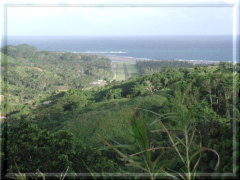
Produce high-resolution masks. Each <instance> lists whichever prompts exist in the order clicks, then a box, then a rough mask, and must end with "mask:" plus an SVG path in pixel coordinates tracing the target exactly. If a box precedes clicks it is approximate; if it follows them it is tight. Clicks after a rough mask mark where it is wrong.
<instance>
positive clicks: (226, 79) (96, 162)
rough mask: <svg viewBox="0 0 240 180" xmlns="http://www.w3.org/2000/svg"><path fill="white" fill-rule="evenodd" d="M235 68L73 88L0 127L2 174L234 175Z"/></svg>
mask: <svg viewBox="0 0 240 180" xmlns="http://www.w3.org/2000/svg"><path fill="white" fill-rule="evenodd" d="M50 54H51V53H50ZM53 54H54V55H56V54H55V53H53ZM8 55H9V56H10V55H11V56H12V57H13V58H16V59H17V56H20V55H16V56H14V55H12V54H8ZM56 56H57V55H56ZM31 57H32V55H31ZM86 57H87V56H86ZM24 58H28V57H24ZM96 58H97V57H96ZM95 60H96V61H97V59H95ZM23 61H28V62H29V60H26V59H24V60H23ZM49 61H50V58H49ZM56 61H57V60H56ZM89 61H90V62H89ZM89 61H88V62H89V63H91V60H89ZM99 62H100V61H99ZM80 63H82V62H81V61H80ZM86 63H87V62H86ZM39 64H41V63H39ZM83 64H84V62H83ZM9 66H11V65H9ZM16 66H17V65H16ZM59 66H60V65H59ZM34 67H35V66H34ZM43 67H44V65H43V64H42V66H40V65H39V68H43ZM68 67H69V66H68ZM71 67H72V66H71ZM239 68H240V66H239V64H238V65H237V66H233V65H232V64H230V63H220V64H219V65H215V66H211V67H210V66H204V67H201V66H197V67H191V68H163V69H161V71H160V72H158V73H154V74H148V75H141V76H139V77H137V78H131V79H130V80H128V81H124V82H117V81H113V82H111V83H109V84H107V85H106V86H104V87H99V88H97V89H89V90H87V89H83V88H79V87H78V86H75V87H74V86H73V87H72V88H70V89H69V90H68V91H66V92H56V91H53V92H51V93H48V94H45V96H42V97H40V98H35V99H32V103H31V104H25V105H22V106H21V110H20V111H19V110H18V111H12V112H11V113H10V114H9V116H8V118H7V123H6V122H3V123H2V128H3V131H2V133H3V135H4V136H2V137H1V141H2V142H3V144H4V145H5V146H4V147H5V149H3V150H4V151H3V152H2V153H1V156H2V160H3V161H4V163H6V165H7V166H6V168H5V170H6V171H7V172H13V173H16V172H22V173H29V172H43V173H46V172H55V173H64V172H67V173H89V176H92V177H95V176H97V175H96V174H95V175H94V174H93V173H100V174H101V175H102V176H106V175H107V174H105V173H111V172H118V173H147V176H148V177H149V178H151V179H155V178H156V174H154V173H164V176H158V178H161V177H162V178H163V179H165V178H166V176H167V177H168V178H170V177H171V178H182V177H183V178H184V179H194V176H195V175H194V173H212V172H215V173H230V172H233V168H235V167H234V166H233V163H232V159H233V158H236V159H238V157H239V156H238V154H237V157H236V151H237V149H234V148H233V147H234V146H233V145H234V144H233V143H235V142H234V141H233V137H235V136H236V134H234V133H233V127H235V126H236V125H238V124H239V107H240V103H239V99H238V97H237V96H236V92H239V81H238V75H239V74H238V73H233V70H234V69H235V70H236V71H237V72H239ZM46 69H47V67H46ZM17 72H18V71H17ZM49 72H54V70H51V71H50V70H49ZM55 73H56V74H57V71H56V72H55ZM8 75H9V76H10V75H11V74H8ZM73 76H74V75H73ZM11 78H14V77H10V79H11ZM50 79H53V78H50ZM233 80H234V81H233ZM15 81H16V82H18V81H19V80H18V79H15V80H13V82H15ZM67 82H68V81H67ZM233 82H237V83H236V84H233ZM8 83H9V84H10V82H8ZM68 83H70V80H69V82H68ZM50 84H51V83H50ZM17 87H18V86H16V89H17ZM19 87H20V88H21V87H24V85H23V84H20V85H19ZM39 91H40V90H39ZM41 92H43V94H44V93H45V92H44V90H41ZM233 114H236V117H237V118H236V119H235V118H234V117H233ZM236 138H238V136H237V137H236ZM237 146H238V144H237ZM234 171H235V172H236V171H239V169H238V167H237V168H236V169H234ZM175 172H178V173H177V174H176V173H175ZM80 176H81V174H80ZM81 178H83V177H82V176H81ZM103 178H104V177H103ZM125 178H127V179H128V178H129V179H131V178H133V177H127V176H126V177H125ZM135 178H138V177H137V176H136V177H135ZM139 178H140V177H139ZM197 178H198V179H201V177H200V176H199V177H197ZM208 178H211V177H208ZM212 178H214V177H212ZM223 178H224V177H223Z"/></svg>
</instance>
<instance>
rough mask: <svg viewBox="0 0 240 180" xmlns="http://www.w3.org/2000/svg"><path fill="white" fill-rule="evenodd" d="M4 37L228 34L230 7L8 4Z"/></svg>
mask: <svg viewBox="0 0 240 180" xmlns="http://www.w3.org/2000/svg"><path fill="white" fill-rule="evenodd" d="M6 25H7V35H8V36H12V35H15V36H133V35H232V31H233V10H232V7H170V6H169V7H76V6H75V7H70V6H69V5H68V4H64V5H63V4H61V5H59V4H57V5H55V7H39V6H37V7H34V6H30V7H25V6H18V7H8V8H7V23H6Z"/></svg>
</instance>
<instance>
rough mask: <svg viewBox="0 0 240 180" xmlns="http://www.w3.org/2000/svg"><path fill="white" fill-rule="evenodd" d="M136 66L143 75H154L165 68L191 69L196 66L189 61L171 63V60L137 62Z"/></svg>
mask: <svg viewBox="0 0 240 180" xmlns="http://www.w3.org/2000/svg"><path fill="white" fill-rule="evenodd" d="M136 66H137V68H138V71H139V72H140V73H141V74H153V73H157V72H159V71H161V70H162V69H165V68H169V67H171V68H184V67H188V68H191V67H193V66H194V65H193V64H192V63H189V62H187V61H174V60H172V61H170V60H159V61H137V62H136Z"/></svg>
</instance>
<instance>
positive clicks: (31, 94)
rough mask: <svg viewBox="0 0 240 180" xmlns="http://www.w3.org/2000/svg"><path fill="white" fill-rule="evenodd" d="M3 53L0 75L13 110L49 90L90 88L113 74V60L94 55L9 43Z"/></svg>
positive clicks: (49, 91) (50, 91)
mask: <svg viewBox="0 0 240 180" xmlns="http://www.w3.org/2000/svg"><path fill="white" fill-rule="evenodd" d="M1 52H2V66H1V70H2V73H3V76H1V77H5V80H6V81H5V83H7V84H6V85H7V88H8V89H7V92H6V93H7V94H6V95H7V96H8V100H9V103H11V104H12V105H13V106H12V108H13V109H14V108H17V107H16V106H17V105H18V104H23V103H31V101H32V100H33V99H35V98H37V97H40V96H44V95H46V94H48V93H52V92H55V91H66V90H68V89H70V88H84V87H89V86H90V83H91V82H93V81H94V80H97V79H105V80H110V79H112V76H113V75H112V71H111V61H110V60H109V59H107V58H103V57H98V56H94V55H86V54H79V53H68V52H50V51H38V50H37V49H36V48H34V47H32V46H29V45H27V44H22V45H18V46H6V47H3V48H2V49H1ZM1 80H2V79H1ZM14 105H15V106H14ZM9 111H12V110H11V109H9Z"/></svg>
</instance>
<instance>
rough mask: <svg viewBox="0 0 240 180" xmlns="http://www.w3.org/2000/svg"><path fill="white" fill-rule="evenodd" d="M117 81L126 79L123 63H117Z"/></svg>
mask: <svg viewBox="0 0 240 180" xmlns="http://www.w3.org/2000/svg"><path fill="white" fill-rule="evenodd" d="M116 80H117V81H122V80H125V72H124V66H123V63H117V76H116Z"/></svg>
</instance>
